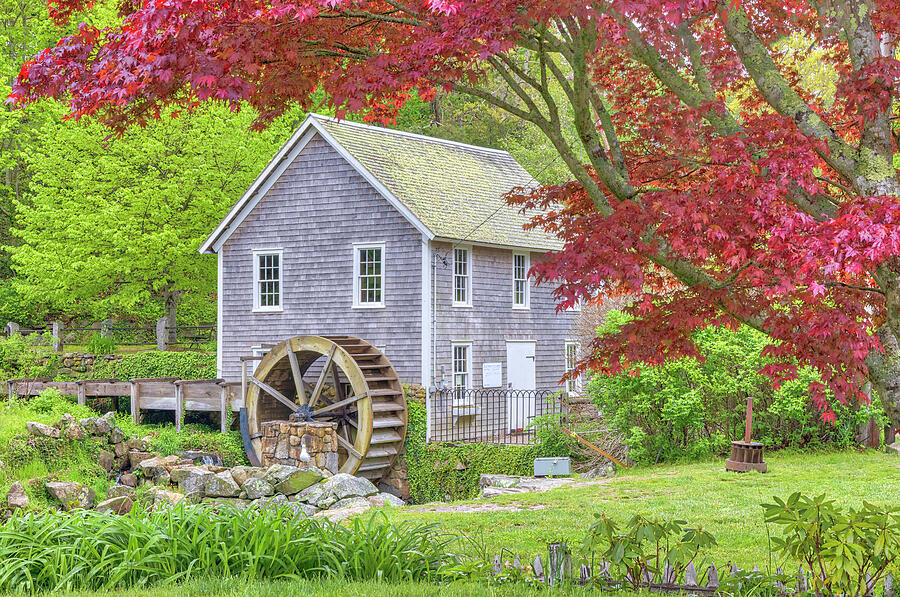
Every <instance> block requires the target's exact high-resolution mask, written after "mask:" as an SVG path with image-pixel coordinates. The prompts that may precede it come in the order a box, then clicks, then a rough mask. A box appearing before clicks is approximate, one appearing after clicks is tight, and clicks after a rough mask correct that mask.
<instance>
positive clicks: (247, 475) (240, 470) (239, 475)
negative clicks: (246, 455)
mask: <svg viewBox="0 0 900 597" xmlns="http://www.w3.org/2000/svg"><path fill="white" fill-rule="evenodd" d="M231 476H232V477H233V478H234V482H235V483H237V484H238V485H240V486H241V487H243V486H244V483H246V482H247V480H248V479H262V478H263V477H265V476H266V469H264V468H263V467H261V466H236V467H234V468H232V469H231ZM270 484H271V483H270Z"/></svg>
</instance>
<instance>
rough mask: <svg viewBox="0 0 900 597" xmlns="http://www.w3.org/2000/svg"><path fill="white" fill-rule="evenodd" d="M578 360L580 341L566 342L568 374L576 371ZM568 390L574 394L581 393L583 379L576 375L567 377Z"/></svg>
mask: <svg viewBox="0 0 900 597" xmlns="http://www.w3.org/2000/svg"><path fill="white" fill-rule="evenodd" d="M577 361H578V343H577V342H566V375H568V374H569V373H571V372H572V371H575V363H576V362H577ZM566 392H567V393H568V394H570V395H572V396H577V395H579V394H580V393H581V379H580V378H579V377H576V378H575V379H567V380H566Z"/></svg>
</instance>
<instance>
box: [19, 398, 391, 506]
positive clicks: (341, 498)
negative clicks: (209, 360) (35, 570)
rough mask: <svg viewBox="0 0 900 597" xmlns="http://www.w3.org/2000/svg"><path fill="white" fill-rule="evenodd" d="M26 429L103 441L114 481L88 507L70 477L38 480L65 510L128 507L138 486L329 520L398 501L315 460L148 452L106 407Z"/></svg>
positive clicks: (168, 497) (172, 496)
mask: <svg viewBox="0 0 900 597" xmlns="http://www.w3.org/2000/svg"><path fill="white" fill-rule="evenodd" d="M26 427H27V429H28V432H29V433H30V434H31V435H33V436H39V437H47V438H52V439H60V438H72V439H83V438H85V437H88V436H92V437H95V438H98V439H100V440H101V442H102V441H103V440H104V439H105V445H106V446H108V449H103V450H101V451H100V455H99V462H100V465H101V466H102V467H103V468H104V469H105V470H106V471H107V472H108V473H109V475H110V477H111V478H115V479H116V481H117V482H116V484H115V485H113V486H112V487H111V488H110V490H109V493H108V495H107V498H106V499H105V500H104V501H102V502H100V503H98V504H96V505H95V504H94V502H95V500H96V496H95V495H94V491H93V490H92V489H91V488H89V487H85V486H83V485H80V484H78V483H72V482H68V483H67V482H59V481H50V482H47V483H45V484H44V486H45V488H46V489H47V491H48V493H50V495H51V496H53V497H54V498H55V499H56V500H57V501H59V502H60V504H61V505H62V507H63V508H64V509H66V510H71V509H74V508H94V509H95V510H97V511H102V512H110V513H114V514H125V513H127V512H129V511H130V510H131V508H132V507H133V505H134V500H135V499H136V495H137V491H136V487H138V486H139V485H151V486H152V488H151V490H150V492H149V494H148V496H149V498H150V500H151V502H152V505H153V506H154V507H163V506H166V505H174V504H177V503H179V502H180V501H182V500H187V502H188V503H212V504H228V505H232V506H235V507H238V508H248V507H267V506H269V505H284V506H288V507H290V508H291V509H292V510H293V511H294V512H295V513H297V514H300V515H304V516H315V517H326V518H329V519H331V520H335V521H336V520H342V519H344V518H346V517H347V516H351V515H354V514H358V513H361V512H363V511H365V510H368V509H369V508H372V507H380V506H384V505H392V506H400V505H404V502H403V500H401V499H400V498H397V497H395V496H393V495H391V494H388V493H380V492H379V491H378V489H377V488H376V487H375V485H373V484H372V482H371V481H369V480H368V479H364V478H360V477H354V476H353V475H348V474H346V473H338V474H336V475H332V474H331V472H329V471H328V470H323V469H321V468H318V467H316V466H308V467H298V466H291V465H286V464H273V465H271V466H269V467H267V468H264V467H252V466H236V467H233V468H225V467H223V466H217V465H214V464H202V462H203V461H207V462H208V461H209V460H210V459H209V458H208V457H207V456H208V455H204V454H201V455H199V456H198V455H196V454H188V453H185V454H182V455H181V456H160V455H158V454H154V453H153V452H151V451H150V441H149V439H150V438H143V439H137V438H134V439H129V440H127V441H126V440H125V434H124V433H123V432H122V430H121V429H119V428H118V427H116V425H115V418H114V414H113V413H107V414H105V415H103V416H102V417H91V418H88V419H81V420H80V421H76V420H75V418H74V417H72V416H71V415H64V416H63V418H62V419H60V421H59V422H57V424H56V425H53V426H50V425H43V424H41V423H31V422H30V423H27V424H26ZM185 456H193V457H194V458H186V457H185ZM176 488H177V491H176V490H175V489H176ZM7 505H8V507H9V508H11V509H14V508H23V507H26V506H27V505H28V497H27V496H26V495H25V492H24V489H23V488H22V486H21V485H20V484H14V485H13V488H11V489H10V492H9V496H8V498H7Z"/></svg>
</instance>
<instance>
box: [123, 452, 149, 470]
mask: <svg viewBox="0 0 900 597" xmlns="http://www.w3.org/2000/svg"><path fill="white" fill-rule="evenodd" d="M151 458H155V456H153V454H151V453H150V452H141V451H139V450H131V451H130V452H128V462H129V464H130V465H131V468H132V469H136V468H138V465H140V464H141V463H142V462H143V461H145V460H149V459H151Z"/></svg>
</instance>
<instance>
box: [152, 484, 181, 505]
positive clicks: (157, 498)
mask: <svg viewBox="0 0 900 597" xmlns="http://www.w3.org/2000/svg"><path fill="white" fill-rule="evenodd" d="M147 496H148V497H149V498H150V499H151V501H152V504H153V507H154V508H165V507H169V506H175V505H177V504H178V502H180V501H181V500H183V499H184V494H181V493H178V492H175V491H169V490H168V489H163V488H162V487H151V488H150V490H149V491H148V492H147Z"/></svg>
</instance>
